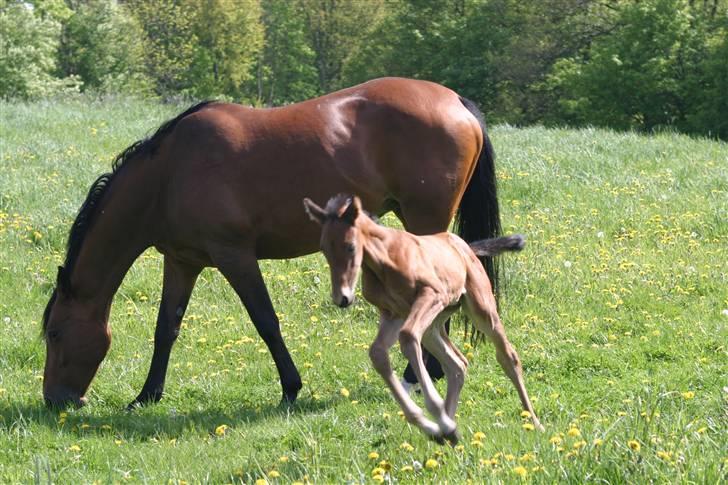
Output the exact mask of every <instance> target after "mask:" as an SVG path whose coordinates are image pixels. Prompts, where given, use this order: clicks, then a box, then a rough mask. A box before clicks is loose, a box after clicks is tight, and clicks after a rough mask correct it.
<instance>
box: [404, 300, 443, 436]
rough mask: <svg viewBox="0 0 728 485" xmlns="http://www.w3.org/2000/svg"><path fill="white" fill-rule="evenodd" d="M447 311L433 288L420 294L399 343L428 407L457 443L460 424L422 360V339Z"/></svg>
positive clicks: (441, 426)
mask: <svg viewBox="0 0 728 485" xmlns="http://www.w3.org/2000/svg"><path fill="white" fill-rule="evenodd" d="M442 310H443V304H442V302H440V301H439V299H438V297H437V295H435V294H434V292H432V291H428V292H427V293H425V294H423V295H420V296H419V297H418V299H417V300H415V302H414V304H413V305H412V308H411V310H410V314H409V316H408V317H407V320H406V321H405V322H404V325H403V326H402V330H401V331H400V334H399V345H400V348H401V349H402V353H403V354H404V355H405V357H407V360H409V362H410V364H412V368H413V369H414V371H415V374H416V375H417V379H418V380H419V381H420V384H421V385H422V395H423V396H424V398H425V407H427V410H428V411H429V412H430V414H432V416H433V417H434V418H435V419H436V420H437V423H438V425H439V426H440V433H441V435H440V436H441V437H442V438H446V439H448V440H450V441H451V442H457V425H456V424H455V421H453V420H452V418H451V417H450V416H448V414H447V412H446V411H445V404H444V402H443V400H442V398H441V397H440V395H439V394H438V393H437V389H435V385H434V384H433V382H432V379H431V378H430V375H429V374H428V373H427V370H426V369H425V364H424V362H423V361H422V348H421V342H422V337H423V335H424V333H425V332H426V331H427V330H428V328H430V326H431V325H432V322H433V320H434V319H435V318H436V317H437V316H438V314H439V313H440V312H441V311H442Z"/></svg>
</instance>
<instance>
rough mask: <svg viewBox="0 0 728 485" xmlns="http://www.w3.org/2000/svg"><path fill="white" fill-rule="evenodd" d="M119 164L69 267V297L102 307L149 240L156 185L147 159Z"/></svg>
mask: <svg viewBox="0 0 728 485" xmlns="http://www.w3.org/2000/svg"><path fill="white" fill-rule="evenodd" d="M144 162H145V160H136V161H133V162H131V163H130V164H129V166H123V167H121V168H120V169H119V171H118V172H117V173H115V174H114V177H113V179H112V181H111V184H110V185H109V187H108V189H107V190H106V193H105V194H104V195H103V197H102V199H101V201H100V203H99V205H98V207H97V208H96V212H95V214H94V217H93V222H92V224H91V227H90V228H89V229H88V232H87V233H86V235H85V237H84V240H83V244H82V245H81V250H80V252H79V254H78V259H77V260H76V263H75V264H74V267H73V268H71V288H72V291H73V294H74V297H76V298H78V299H80V300H83V301H87V302H90V303H94V304H98V305H99V306H100V307H102V308H103V307H108V305H109V304H110V302H111V299H112V297H113V296H114V294H115V293H116V291H117V290H118V288H119V285H121V282H122V280H123V279H124V276H125V275H126V273H127V271H128V270H129V268H130V267H131V265H132V263H133V262H134V260H136V258H137V257H138V256H139V255H140V254H141V253H142V252H143V251H144V250H145V249H146V248H148V247H149V246H150V245H151V244H152V242H153V235H152V231H153V230H155V228H156V225H155V224H154V223H152V219H151V218H152V216H153V213H154V212H155V211H156V203H155V200H156V197H155V195H156V193H157V191H158V190H159V187H158V184H157V183H156V180H155V177H153V176H151V173H149V172H151V169H150V168H149V164H146V166H145V163H144Z"/></svg>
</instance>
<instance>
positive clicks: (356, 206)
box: [341, 195, 361, 225]
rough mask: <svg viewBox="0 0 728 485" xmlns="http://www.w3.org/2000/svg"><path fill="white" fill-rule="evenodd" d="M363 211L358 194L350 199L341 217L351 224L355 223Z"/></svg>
mask: <svg viewBox="0 0 728 485" xmlns="http://www.w3.org/2000/svg"><path fill="white" fill-rule="evenodd" d="M360 212H361V200H360V199H359V197H357V196H356V195H355V196H353V197H352V198H351V199H349V205H348V206H347V208H346V209H345V210H344V212H343V213H342V214H341V218H342V219H343V220H345V221H346V222H348V223H349V224H351V225H354V221H355V220H356V218H357V216H358V215H359V213H360Z"/></svg>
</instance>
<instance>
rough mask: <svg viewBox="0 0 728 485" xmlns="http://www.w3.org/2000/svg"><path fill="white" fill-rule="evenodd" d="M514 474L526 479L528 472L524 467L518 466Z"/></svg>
mask: <svg viewBox="0 0 728 485" xmlns="http://www.w3.org/2000/svg"><path fill="white" fill-rule="evenodd" d="M513 473H515V474H516V475H518V476H519V477H521V478H523V477H525V476H526V475H528V470H526V468H525V467H522V466H517V467H515V468H514V469H513Z"/></svg>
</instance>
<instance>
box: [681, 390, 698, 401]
mask: <svg viewBox="0 0 728 485" xmlns="http://www.w3.org/2000/svg"><path fill="white" fill-rule="evenodd" d="M680 395H681V396H682V397H683V399H686V400H687V399H692V398H694V397H695V393H694V392H693V391H685V392H683V393H681V394H680Z"/></svg>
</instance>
